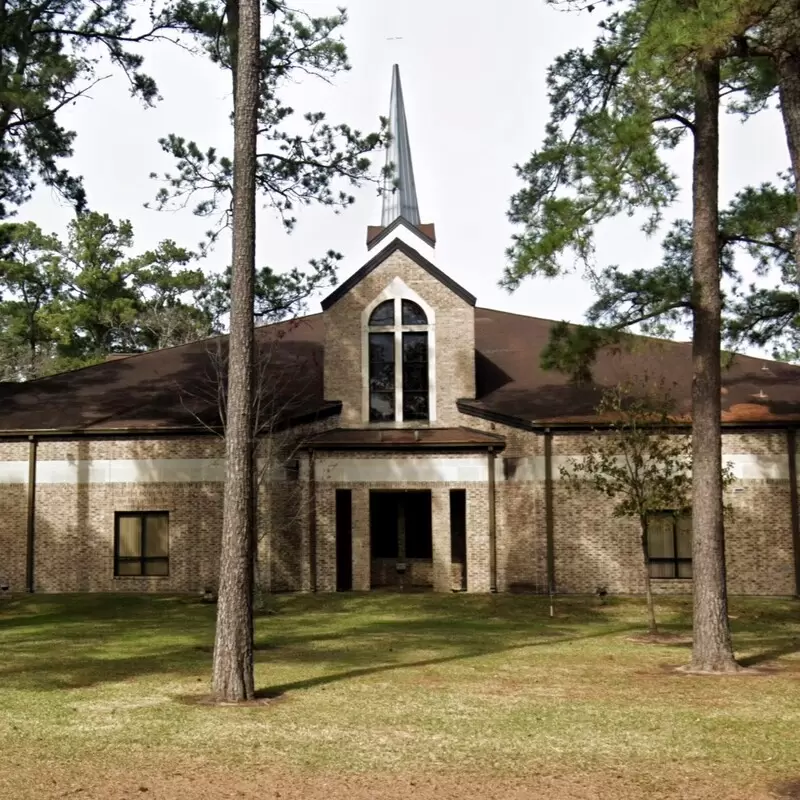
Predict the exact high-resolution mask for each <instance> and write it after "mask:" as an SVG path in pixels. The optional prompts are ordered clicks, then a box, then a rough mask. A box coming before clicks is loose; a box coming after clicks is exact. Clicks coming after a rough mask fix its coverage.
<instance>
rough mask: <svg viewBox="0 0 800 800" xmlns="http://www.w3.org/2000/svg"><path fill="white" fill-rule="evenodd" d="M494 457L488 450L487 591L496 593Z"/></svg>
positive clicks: (492, 451) (490, 449)
mask: <svg viewBox="0 0 800 800" xmlns="http://www.w3.org/2000/svg"><path fill="white" fill-rule="evenodd" d="M494 465H495V456H494V450H493V449H492V448H491V447H490V448H489V455H488V466H489V591H490V592H496V591H497V513H496V510H495V477H494Z"/></svg>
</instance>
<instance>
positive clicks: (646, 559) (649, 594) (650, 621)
mask: <svg viewBox="0 0 800 800" xmlns="http://www.w3.org/2000/svg"><path fill="white" fill-rule="evenodd" d="M639 524H640V525H641V526H642V563H643V564H644V593H645V597H646V598H647V626H648V629H649V630H650V633H658V623H657V622H656V606H655V603H654V602H653V586H652V581H651V580H650V556H649V554H648V552H647V519H646V518H645V519H640V520H639Z"/></svg>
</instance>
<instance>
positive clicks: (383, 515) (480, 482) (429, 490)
mask: <svg viewBox="0 0 800 800" xmlns="http://www.w3.org/2000/svg"><path fill="white" fill-rule="evenodd" d="M365 439H366V441H365ZM346 444H347V445H349V446H345V445H346ZM503 446H504V441H503V439H502V438H501V437H498V436H495V435H493V434H486V433H483V432H480V431H473V430H470V429H465V428H457V429H426V430H424V431H415V430H409V429H401V430H386V429H384V430H380V429H378V430H361V429H339V430H335V431H328V432H326V433H324V434H321V435H319V436H317V437H315V438H314V439H312V440H311V441H310V442H309V459H310V464H309V466H310V469H309V481H310V483H311V486H310V490H311V497H312V498H313V500H312V505H313V513H312V515H311V517H312V519H311V525H310V530H309V535H310V536H309V538H310V542H309V544H310V548H309V550H310V551H311V552H310V553H309V555H310V556H311V572H312V575H311V581H310V583H311V587H310V588H312V590H316V591H323V592H324V591H350V590H355V591H369V590H394V591H424V590H433V591H439V592H450V591H465V590H466V591H476V592H488V591H491V590H492V589H493V588H495V582H496V544H495V520H494V515H495V508H494V505H495V504H494V491H495V488H494V477H493V476H494V471H495V454H496V452H498V451H499V450H501V449H502V448H503Z"/></svg>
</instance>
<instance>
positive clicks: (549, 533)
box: [544, 429, 556, 597]
mask: <svg viewBox="0 0 800 800" xmlns="http://www.w3.org/2000/svg"><path fill="white" fill-rule="evenodd" d="M553 528H554V524H553V433H552V431H550V430H549V429H546V430H545V431H544V529H545V537H546V548H547V554H546V555H547V593H548V594H549V595H550V596H551V597H552V596H553V595H554V594H555V591H556V554H555V535H554V530H553Z"/></svg>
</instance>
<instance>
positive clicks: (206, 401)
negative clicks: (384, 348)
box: [0, 314, 339, 434]
mask: <svg viewBox="0 0 800 800" xmlns="http://www.w3.org/2000/svg"><path fill="white" fill-rule="evenodd" d="M322 331H323V324H322V315H321V314H314V315H311V316H308V317H304V318H302V319H300V320H297V321H294V322H291V323H281V324H279V325H270V326H265V327H262V328H259V329H257V331H256V343H257V348H258V354H259V355H258V366H257V370H256V371H257V375H258V376H257V379H256V380H257V383H258V384H260V385H261V386H262V387H263V391H262V396H263V398H264V402H263V403H262V417H264V418H272V417H273V416H274V417H275V418H277V419H278V420H279V422H286V421H288V420H289V419H294V418H298V417H303V416H306V415H317V414H325V413H329V412H334V411H336V410H338V408H339V404H338V403H325V402H324V400H323V397H322V339H323V332H322ZM227 344H228V340H227V337H226V336H220V337H215V338H211V339H204V340H201V341H198V342H192V343H191V344H186V345H181V346H178V347H170V348H166V349H164V350H155V351H153V352H150V353H142V354H140V355H135V356H130V357H128V358H120V359H115V360H113V361H107V362H105V363H102V364H97V365H95V366H92V367H84V368H83V369H79V370H74V371H72V372H64V373H61V374H58V375H52V376H50V377H48V378H41V379H39V380H36V381H31V382H29V383H21V384H6V385H5V386H0V409H2V410H0V434H1V433H2V432H3V431H6V432H8V431H23V430H24V431H28V430H32V431H47V430H62V431H73V430H74V431H78V430H80V431H92V432H98V433H102V432H104V431H106V432H107V431H111V430H143V429H146V430H152V431H159V430H161V431H166V430H175V429H185V430H201V431H202V430H206V429H207V428H208V427H212V428H213V427H218V426H219V425H220V415H219V401H218V396H217V395H218V389H219V387H220V385H222V386H224V377H223V379H222V380H221V379H220V376H224V373H225V363H226V359H227Z"/></svg>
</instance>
